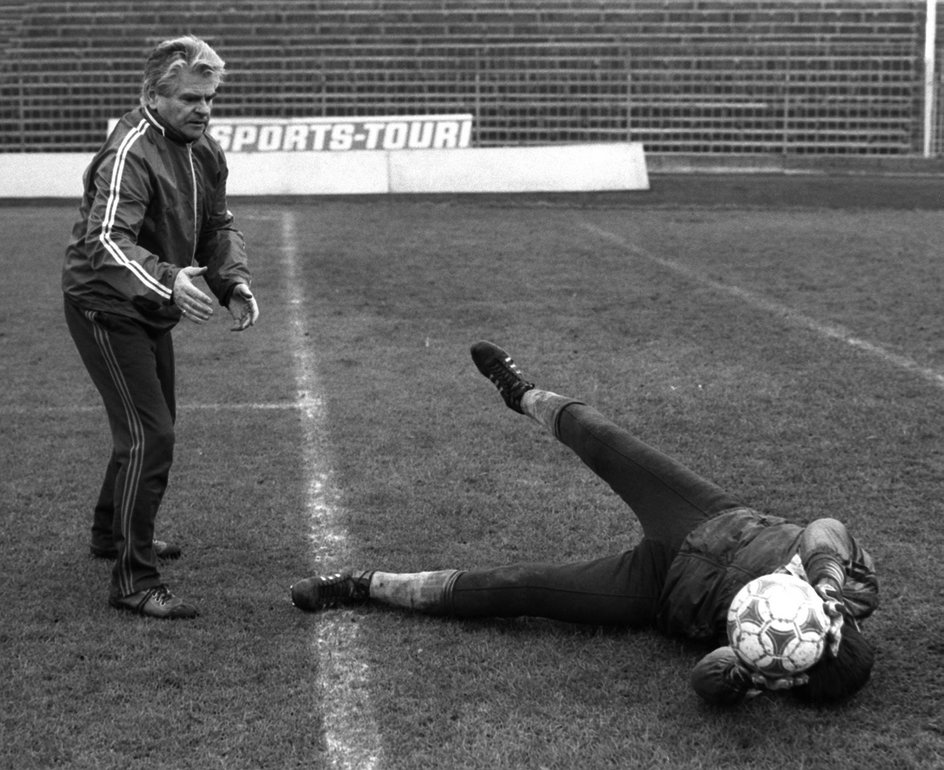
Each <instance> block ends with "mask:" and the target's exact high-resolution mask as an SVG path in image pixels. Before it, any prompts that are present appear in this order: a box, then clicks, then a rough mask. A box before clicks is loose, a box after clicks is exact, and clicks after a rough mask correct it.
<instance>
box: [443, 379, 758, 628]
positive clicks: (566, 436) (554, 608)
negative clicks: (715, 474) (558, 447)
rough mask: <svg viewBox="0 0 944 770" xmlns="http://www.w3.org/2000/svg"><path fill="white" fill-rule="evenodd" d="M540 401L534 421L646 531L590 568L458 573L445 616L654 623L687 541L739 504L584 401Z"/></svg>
mask: <svg viewBox="0 0 944 770" xmlns="http://www.w3.org/2000/svg"><path fill="white" fill-rule="evenodd" d="M541 395H542V398H543V399H544V402H545V409H544V412H545V414H546V415H547V417H546V418H544V419H543V420H542V419H541V418H539V417H535V419H538V420H539V421H543V422H544V423H545V427H547V428H548V429H549V430H551V431H552V432H553V434H554V435H555V436H556V437H557V438H558V439H559V440H560V441H561V442H562V443H564V444H566V445H567V446H568V447H570V448H571V449H572V450H573V451H574V452H575V453H576V455H577V456H578V457H579V458H580V459H581V460H582V461H583V462H584V464H586V465H587V466H588V467H589V468H590V469H591V470H592V471H594V473H596V474H597V475H598V476H599V477H600V478H601V479H603V480H604V481H605V482H606V483H607V484H609V485H610V487H611V488H612V489H613V491H614V492H616V494H618V495H619V496H620V497H621V498H622V499H623V500H624V501H625V502H626V504H627V505H628V506H629V507H630V509H631V510H632V511H633V512H634V513H635V515H636V518H637V519H638V520H639V522H640V524H641V525H642V529H643V535H644V536H643V539H642V541H641V542H640V543H639V544H638V545H637V546H636V547H635V548H631V549H629V550H626V551H623V552H622V553H619V554H616V555H614V556H607V557H603V558H600V559H595V560H591V561H584V562H578V563H572V564H519V565H513V566H508V567H499V568H495V569H476V570H467V571H463V572H459V573H458V574H457V575H456V576H455V577H454V579H453V580H452V581H451V586H450V587H449V590H447V591H446V594H445V596H444V597H443V598H444V601H445V605H446V606H445V607H444V610H445V611H446V612H447V613H448V614H451V615H454V616H458V617H483V616H493V617H517V616H532V617H545V618H551V619H554V620H562V621H568V622H573V623H590V624H596V625H615V626H629V627H636V628H639V627H645V626H648V625H651V623H652V621H653V620H654V618H655V616H656V613H657V611H658V603H659V597H660V594H661V592H662V586H663V584H664V583H665V578H666V575H667V573H668V569H669V565H670V564H671V562H672V559H673V558H674V557H675V554H676V553H678V550H679V547H680V546H681V544H682V541H683V540H684V539H685V537H686V536H687V535H688V534H689V533H690V532H691V531H692V530H693V529H695V528H696V527H698V526H699V525H700V524H702V523H703V522H704V521H706V520H707V519H709V518H711V517H713V516H716V515H717V514H719V513H721V512H722V511H724V510H727V509H729V508H733V507H737V506H738V505H740V504H741V503H740V501H738V500H736V499H734V498H733V497H731V496H729V495H728V494H727V493H726V492H724V491H723V490H722V489H720V488H719V487H718V486H716V485H715V484H713V483H711V482H709V481H706V480H705V479H703V478H701V477H700V476H698V475H697V474H695V473H694V472H692V471H691V470H689V469H688V468H686V467H685V466H684V465H682V464H680V463H678V462H676V461H675V460H673V459H672V458H670V457H668V456H666V455H664V454H662V453H661V452H659V451H658V450H656V449H653V448H652V447H650V446H648V445H647V444H645V443H643V442H642V441H640V440H639V439H637V438H635V437H634V436H632V435H631V434H630V433H629V432H627V431H626V430H624V429H622V428H619V427H617V426H616V425H614V424H613V423H612V422H610V421H609V420H607V419H606V418H605V417H603V415H601V414H600V413H599V412H598V411H596V410H595V409H593V408H591V407H589V406H587V405H586V404H583V403H581V402H578V401H574V400H572V399H568V398H565V397H563V396H558V395H556V394H550V393H547V392H542V393H541ZM591 515H592V512H591V511H588V518H589V516H591ZM588 523H589V522H588Z"/></svg>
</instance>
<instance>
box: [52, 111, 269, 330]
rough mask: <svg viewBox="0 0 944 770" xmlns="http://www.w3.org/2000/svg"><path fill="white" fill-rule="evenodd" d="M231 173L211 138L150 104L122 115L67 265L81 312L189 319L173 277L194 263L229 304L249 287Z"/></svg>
mask: <svg viewBox="0 0 944 770" xmlns="http://www.w3.org/2000/svg"><path fill="white" fill-rule="evenodd" d="M226 177H227V167H226V159H225V157H224V155H223V151H222V149H221V148H220V146H219V144H218V143H217V142H216V141H215V140H213V139H212V138H211V137H210V136H208V135H206V134H204V135H203V136H202V137H201V138H200V139H199V140H197V141H195V142H188V141H186V140H185V139H184V138H183V137H182V136H180V135H179V134H177V133H176V132H175V131H173V129H171V128H170V127H168V126H165V125H163V124H162V123H161V122H160V120H159V119H158V117H157V116H156V115H154V114H153V113H151V112H150V111H149V110H148V109H147V108H145V107H138V108H137V109H135V110H132V111H131V112H129V113H127V114H126V115H124V116H123V117H122V118H121V120H120V121H119V122H118V124H117V126H116V127H115V129H114V130H113V131H112V133H111V134H110V136H109V137H108V139H107V140H106V142H105V143H104V145H103V146H102V148H101V149H100V150H99V151H98V153H96V155H95V156H94V158H93V159H92V162H91V164H90V165H89V167H88V169H87V170H86V172H85V177H84V186H85V191H84V195H83V198H82V203H81V207H80V217H79V220H78V221H77V222H76V224H75V227H74V228H73V231H72V239H71V241H70V243H69V246H68V248H67V250H66V260H65V266H64V269H63V276H62V288H63V291H64V292H65V294H66V296H67V297H68V298H69V299H71V300H72V301H73V302H76V303H77V304H78V305H79V306H80V307H82V308H83V309H87V310H97V311H103V312H109V313H117V314H119V315H124V316H129V317H131V318H134V319H136V320H138V321H140V322H141V323H144V324H147V325H148V326H151V327H154V328H155V329H158V330H163V329H169V328H171V327H173V326H174V325H175V324H176V323H177V322H178V321H179V320H180V317H181V313H180V310H179V308H178V307H177V306H176V305H175V304H174V303H173V300H172V292H173V287H174V280H175V279H176V277H177V273H178V272H179V271H180V269H181V268H183V267H189V266H191V265H194V264H196V265H199V266H205V267H207V272H206V273H205V274H204V278H205V279H206V282H207V285H208V286H209V287H210V290H211V291H212V292H213V294H215V295H216V297H217V299H218V300H219V302H220V304H221V305H224V306H226V305H227V304H228V303H229V298H230V295H231V294H232V291H233V289H234V288H235V287H236V285H237V284H239V283H245V284H247V285H248V284H249V283H250V274H249V270H248V268H247V266H246V247H245V242H244V240H243V237H242V234H241V233H240V232H239V231H238V230H237V229H236V228H235V226H234V224H233V216H232V214H230V212H229V211H228V210H227V207H226ZM99 190H107V191H108V194H107V195H106V196H104V197H102V196H96V193H97V191H99Z"/></svg>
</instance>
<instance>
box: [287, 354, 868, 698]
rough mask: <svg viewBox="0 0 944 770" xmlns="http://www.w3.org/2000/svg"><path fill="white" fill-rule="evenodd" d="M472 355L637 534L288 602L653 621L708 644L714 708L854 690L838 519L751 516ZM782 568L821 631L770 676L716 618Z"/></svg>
mask: <svg viewBox="0 0 944 770" xmlns="http://www.w3.org/2000/svg"><path fill="white" fill-rule="evenodd" d="M472 358H473V360H474V361H475V365H476V366H477V367H478V369H479V371H480V372H481V373H482V374H483V375H485V376H486V377H488V378H489V379H490V380H491V381H492V382H493V383H494V384H495V386H496V387H497V388H498V390H499V393H501V395H502V398H503V399H504V401H505V403H506V404H507V406H508V407H510V408H511V409H513V410H514V411H516V412H520V413H521V414H524V415H527V416H528V417H530V418H532V419H533V420H535V421H536V422H537V423H539V424H540V425H542V426H543V427H544V428H546V429H547V430H548V431H549V432H551V433H552V434H553V435H554V436H556V437H557V438H558V439H559V440H560V441H561V442H563V443H564V444H565V445H567V446H568V447H570V448H571V449H572V450H573V451H574V452H575V453H576V454H577V456H578V457H579V458H580V459H581V460H583V462H584V463H586V465H587V466H588V467H589V468H591V469H592V470H593V471H594V472H595V473H596V474H597V475H598V476H600V477H601V478H602V479H603V480H604V481H606V482H607V483H608V484H609V485H610V487H611V488H612V489H613V491H614V492H616V493H617V494H618V495H619V496H620V497H621V498H622V499H623V500H624V501H625V502H626V503H627V505H629V507H630V508H631V509H632V510H633V512H634V513H635V514H636V517H637V518H638V519H639V522H640V524H641V525H642V529H643V535H644V536H643V538H642V540H641V541H640V542H639V544H638V545H636V546H635V547H634V548H631V549H629V550H627V551H623V552H622V553H619V554H616V555H613V556H606V557H603V558H600V559H595V560H592V561H586V562H579V563H573V564H516V565H511V566H507V567H499V568H494V569H472V570H455V569H452V570H439V571H435V572H419V573H405V574H404V573H390V572H381V571H379V570H372V571H367V572H349V571H348V572H341V573H337V574H332V575H319V576H314V577H310V578H307V579H305V580H302V581H300V582H298V583H296V584H295V585H293V586H292V589H291V591H292V601H293V602H294V603H295V605H296V606H297V607H299V608H301V609H304V610H309V611H316V610H320V609H324V608H328V607H336V606H338V605H342V604H355V603H359V602H365V601H368V600H370V601H375V602H380V603H383V604H387V605H391V606H395V607H403V608H408V609H411V610H416V611H419V612H423V613H427V614H435V615H449V616H453V617H458V618H473V617H487V616H492V617H519V616H532V617H544V618H550V619H553V620H560V621H568V622H573V623H589V624H596V625H610V626H623V627H629V628H646V627H654V628H656V629H658V630H659V631H661V632H663V633H665V634H666V635H674V636H684V637H688V638H690V639H695V640H701V641H704V642H706V643H708V644H713V645H715V646H716V647H717V649H715V650H714V651H713V652H711V653H709V654H708V655H706V656H705V657H704V658H702V659H701V661H699V663H698V664H697V665H696V667H695V669H694V670H693V672H692V685H693V686H694V688H695V690H696V691H697V692H698V694H699V695H701V696H702V697H703V698H705V699H706V700H708V701H710V702H712V703H718V704H733V703H737V702H739V701H741V700H743V699H744V698H746V697H747V696H748V695H750V694H756V693H757V692H758V691H760V690H762V689H770V690H786V689H790V690H792V691H793V692H795V693H796V694H797V695H800V696H802V697H803V698H804V699H807V700H810V701H813V702H831V701H838V700H841V699H843V698H845V697H848V696H850V695H852V694H853V693H855V692H857V691H858V690H859V689H860V688H861V687H862V686H863V685H865V683H866V682H867V681H868V679H869V675H870V673H871V669H872V664H873V654H872V650H871V648H870V647H869V645H868V644H867V643H866V641H865V640H864V639H863V637H862V635H861V633H860V631H859V626H858V623H859V621H861V620H862V619H863V618H865V617H867V616H868V615H870V614H871V613H872V612H873V611H874V610H875V608H876V607H877V606H878V583H877V581H876V578H875V572H874V568H873V563H872V559H871V557H870V556H869V555H868V553H866V552H865V551H864V550H863V549H862V548H861V547H860V546H859V545H858V543H857V542H856V541H855V539H854V538H853V537H852V536H851V535H850V534H849V533H848V532H847V530H846V527H845V526H844V525H843V524H842V523H841V522H839V521H837V520H835V519H829V518H824V519H818V520H816V521H814V522H812V523H811V524H810V525H808V526H807V527H802V526H799V525H796V524H792V523H789V522H787V521H786V520H784V519H781V518H778V517H775V516H766V515H763V514H761V513H758V512H757V511H754V510H752V509H750V508H748V507H745V506H744V505H743V504H742V503H741V502H740V501H739V500H737V499H735V498H734V497H732V496H731V495H729V494H728V493H727V492H725V491H724V490H722V489H720V488H719V487H718V486H716V485H715V484H713V483H711V482H709V481H706V480H705V479H703V478H701V477H700V476H698V475H696V474H695V473H693V472H692V471H690V470H689V469H688V468H686V467H684V466H683V465H681V464H679V463H678V462H676V461H674V460H673V459H671V458H670V457H667V456H666V455H664V454H662V453H661V452H659V451H657V450H655V449H653V448H652V447H650V446H648V445H646V444H644V443H643V442H641V441H639V440H638V439H636V438H635V437H633V436H632V435H631V434H629V433H628V432H627V431H625V430H623V429H621V428H619V427H617V426H616V425H614V424H613V423H611V422H610V421H609V420H607V419H606V418H604V417H603V416H602V415H601V414H600V413H599V412H597V411H596V410H595V409H593V408H591V407H589V406H587V405H586V404H584V403H582V402H580V401H577V400H575V399H572V398H567V397H565V396H560V395H557V394H556V393H552V392H550V391H546V390H539V389H537V388H535V387H534V385H533V384H532V383H530V382H527V381H526V380H525V379H524V378H523V377H522V375H521V372H520V370H519V369H518V367H517V366H516V365H515V364H514V362H513V361H512V360H511V358H510V357H509V356H508V354H507V353H505V351H504V350H502V349H501V348H499V347H497V346H495V345H492V344H491V343H488V342H479V343H476V344H475V345H474V346H473V347H472ZM784 570H786V571H789V572H792V573H793V574H794V575H797V576H799V577H801V578H803V579H805V580H807V581H809V582H810V583H811V584H812V585H813V587H814V588H815V589H816V592H817V593H818V594H819V596H820V597H822V599H823V602H824V606H825V609H826V612H827V615H828V616H829V617H830V628H829V632H828V634H827V644H826V645H825V649H824V652H823V654H822V656H821V657H820V659H819V660H818V661H817V662H816V663H815V664H814V665H813V666H812V668H810V669H808V670H807V671H805V672H803V673H802V674H798V675H795V676H792V677H781V678H776V679H772V678H768V677H765V676H764V675H762V674H761V673H759V672H758V671H754V670H750V669H749V668H748V667H747V666H746V665H745V664H744V663H742V662H741V661H740V659H739V658H738V657H737V655H736V654H735V652H734V651H733V650H732V648H731V647H730V646H728V645H727V644H726V629H725V626H726V618H727V611H728V607H729V605H730V604H731V600H732V598H733V597H734V595H735V594H736V593H737V592H738V590H739V589H740V588H741V587H742V586H743V585H745V584H746V583H747V582H749V581H750V580H752V579H753V578H756V577H758V576H760V575H764V574H768V573H771V572H777V571H784ZM718 645H721V646H718Z"/></svg>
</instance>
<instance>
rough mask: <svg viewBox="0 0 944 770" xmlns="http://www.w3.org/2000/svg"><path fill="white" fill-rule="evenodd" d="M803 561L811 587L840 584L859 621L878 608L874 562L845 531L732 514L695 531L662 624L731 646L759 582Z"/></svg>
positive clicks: (829, 524) (833, 525) (672, 576)
mask: <svg viewBox="0 0 944 770" xmlns="http://www.w3.org/2000/svg"><path fill="white" fill-rule="evenodd" d="M797 556H798V557H799V560H800V563H801V564H802V566H803V568H804V571H805V572H806V576H807V579H808V580H809V581H810V583H813V584H816V583H817V582H818V581H819V580H820V579H829V580H831V581H834V582H839V581H838V580H836V577H837V576H841V578H840V579H841V582H842V585H841V591H842V599H843V601H844V603H845V605H846V609H847V611H848V612H849V614H850V615H851V616H852V617H853V618H855V619H856V620H862V619H864V618H866V617H868V616H869V615H870V614H871V613H872V612H874V610H875V609H876V607H877V606H878V581H877V579H876V576H875V568H874V563H873V561H872V557H871V556H870V555H869V554H868V553H867V552H866V551H865V550H864V549H863V548H861V547H860V546H859V544H858V543H857V542H856V540H855V538H853V537H852V536H851V535H850V534H849V532H848V531H847V529H846V527H845V525H843V524H842V523H841V522H839V521H836V520H835V519H818V520H816V521H814V522H812V523H811V524H810V525H809V526H807V527H802V526H799V525H797V524H792V523H790V522H788V521H787V520H786V519H782V518H779V517H776V516H765V515H763V514H760V513H758V512H757V511H754V510H752V509H750V508H736V509H732V510H729V511H726V512H724V513H722V514H720V515H718V516H716V517H714V518H712V519H710V520H709V521H707V522H705V523H704V524H702V525H701V526H700V527H698V528H697V529H695V530H694V531H692V532H691V533H690V534H689V535H688V537H687V538H686V539H685V541H684V542H683V543H682V547H681V548H680V549H679V552H678V554H677V555H676V556H675V558H674V559H673V561H672V563H671V565H670V566H669V571H668V576H667V578H666V582H665V584H664V586H663V590H662V595H661V597H660V599H659V611H658V615H657V619H656V623H657V625H658V626H659V628H660V630H662V631H663V632H665V633H667V634H670V635H679V636H686V637H688V638H691V639H698V640H705V641H710V642H713V643H722V644H723V643H724V640H725V638H726V636H725V633H726V632H725V623H726V619H727V612H728V607H729V606H730V604H731V600H732V599H733V598H734V595H735V594H736V593H737V592H738V591H739V590H740V588H741V587H742V586H743V585H745V584H746V583H748V582H750V581H751V580H753V579H754V578H756V577H760V576H761V575H766V574H769V573H771V572H775V571H777V570H778V569H781V568H783V567H784V565H787V564H789V563H790V562H791V560H794V558H795V557H797Z"/></svg>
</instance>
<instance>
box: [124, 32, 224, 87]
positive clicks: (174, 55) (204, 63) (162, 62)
mask: <svg viewBox="0 0 944 770" xmlns="http://www.w3.org/2000/svg"><path fill="white" fill-rule="evenodd" d="M182 69H187V70H190V71H192V72H197V73H199V74H202V75H204V76H206V77H215V78H216V79H217V80H218V81H220V82H222V80H223V76H224V75H225V74H226V63H225V62H224V61H223V60H222V59H221V58H220V57H219V54H217V53H216V51H214V50H213V49H212V48H211V47H210V46H209V45H208V44H207V43H205V42H204V41H203V40H200V39H199V38H197V37H194V36H193V35H184V36H183V37H177V38H174V39H172V40H165V41H164V42H163V43H159V44H158V45H157V47H156V48H155V49H154V50H153V51H151V53H150V54H149V55H148V58H147V62H146V63H145V65H144V80H143V82H142V83H141V104H145V103H146V101H147V96H148V93H149V92H150V91H152V90H154V91H156V92H157V93H159V94H161V95H162V96H167V95H169V94H170V93H171V92H172V91H173V87H172V84H173V83H174V82H175V81H176V80H177V75H178V73H179V72H180V71H181V70H182Z"/></svg>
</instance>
